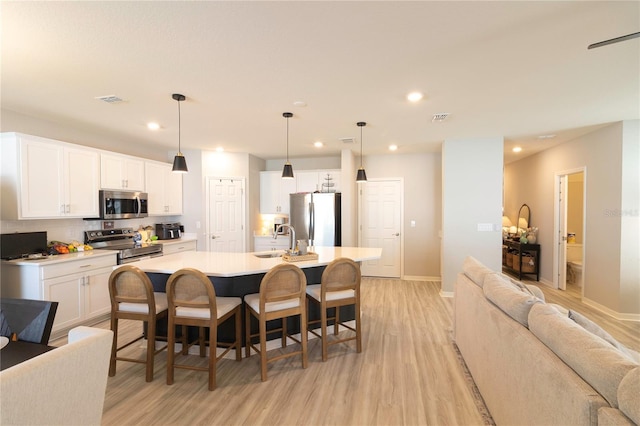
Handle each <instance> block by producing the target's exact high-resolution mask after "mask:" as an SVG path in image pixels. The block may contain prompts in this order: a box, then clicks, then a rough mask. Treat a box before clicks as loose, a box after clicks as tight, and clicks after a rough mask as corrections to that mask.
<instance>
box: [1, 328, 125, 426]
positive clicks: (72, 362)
mask: <svg viewBox="0 0 640 426" xmlns="http://www.w3.org/2000/svg"><path fill="white" fill-rule="evenodd" d="M112 341H113V333H112V332H111V330H103V329H98V328H90V327H78V328H75V329H73V330H71V331H70V332H69V343H67V344H66V345H64V346H61V347H59V348H56V349H54V350H52V351H49V352H46V353H44V354H42V355H40V356H37V357H35V358H32V359H30V360H27V361H25V362H22V363H20V364H18V365H15V366H13V367H11V368H8V369H6V370H3V371H2V372H0V392H1V393H2V398H0V424H3V425H5V424H6V425H10V424H65V425H72V424H77V425H99V424H100V421H101V419H102V410H103V406H104V397H105V391H106V387H107V373H108V370H109V358H110V355H111V343H112Z"/></svg>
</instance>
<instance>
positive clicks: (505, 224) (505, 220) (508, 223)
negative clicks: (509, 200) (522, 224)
mask: <svg viewBox="0 0 640 426" xmlns="http://www.w3.org/2000/svg"><path fill="white" fill-rule="evenodd" d="M511 225H513V224H512V223H511V220H510V219H509V218H508V217H507V216H502V226H503V227H505V228H508V227H510V226H511Z"/></svg>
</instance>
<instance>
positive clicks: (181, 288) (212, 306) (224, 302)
mask: <svg viewBox="0 0 640 426" xmlns="http://www.w3.org/2000/svg"><path fill="white" fill-rule="evenodd" d="M167 299H168V301H169V328H168V337H169V353H168V357H167V384H168V385H171V384H173V377H174V369H175V368H183V369H188V370H199V371H208V372H209V390H210V391H212V390H214V389H215V388H216V365H217V363H218V361H220V360H221V359H222V358H223V357H224V356H225V355H226V354H227V353H228V352H229V351H231V350H232V349H235V351H236V361H240V360H241V359H242V337H241V335H242V317H241V307H242V299H240V298H239V297H216V292H215V289H214V288H213V283H212V282H211V281H210V280H209V277H207V276H206V275H205V274H204V273H202V272H201V271H198V270H196V269H192V268H184V269H180V270H178V271H176V272H174V273H173V274H172V275H171V276H170V277H169V280H168V281H167ZM232 317H234V318H235V332H236V333H235V341H234V342H232V343H226V342H218V325H220V324H222V323H224V322H225V321H227V320H228V319H230V318H232ZM176 325H182V326H183V333H182V337H183V339H182V344H183V347H182V354H184V355H187V354H188V345H187V340H186V332H185V327H186V326H196V327H199V328H200V330H199V331H200V333H199V340H198V341H199V344H200V356H201V357H204V356H205V353H206V342H205V339H204V328H208V329H209V342H208V343H209V362H208V365H207V367H198V366H193V365H186V364H176V362H175V361H176V353H175V343H176V338H175V327H176ZM218 346H222V347H225V348H226V349H225V350H224V351H223V352H222V353H221V354H220V355H217V350H216V349H217V347H218Z"/></svg>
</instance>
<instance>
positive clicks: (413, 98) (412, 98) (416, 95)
mask: <svg viewBox="0 0 640 426" xmlns="http://www.w3.org/2000/svg"><path fill="white" fill-rule="evenodd" d="M423 97H424V95H423V94H422V93H420V92H411V93H409V94H408V95H407V100H408V101H409V102H418V101H421V100H422V98H423Z"/></svg>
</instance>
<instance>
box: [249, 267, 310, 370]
mask: <svg viewBox="0 0 640 426" xmlns="http://www.w3.org/2000/svg"><path fill="white" fill-rule="evenodd" d="M306 286H307V278H306V277H305V275H304V272H302V270H301V269H300V268H298V267H297V266H295V265H292V264H290V263H282V264H279V265H277V266H275V267H273V268H271V270H269V272H267V273H266V275H265V276H264V277H263V278H262V281H261V282H260V293H255V294H248V295H246V296H245V297H244V302H245V327H246V330H245V338H246V342H245V350H246V355H247V358H248V357H249V356H250V355H251V348H253V350H255V351H256V352H258V353H259V354H260V372H261V379H262V381H263V382H264V381H265V380H267V362H271V361H276V360H279V359H282V358H288V357H291V356H295V355H301V356H302V368H307V313H306V304H305V301H304V299H305V288H306ZM298 315H299V316H300V340H298V339H296V338H295V337H293V336H291V335H289V334H287V318H288V317H290V316H298ZM252 316H254V317H255V318H257V319H258V322H259V328H260V331H259V333H256V334H251V317H252ZM275 319H281V320H282V326H281V327H280V328H277V329H273V330H269V333H271V332H281V333H282V336H281V339H282V347H283V348H284V347H286V346H287V337H289V338H290V339H292V340H294V341H295V342H297V343H299V344H300V345H301V349H300V350H299V351H294V352H289V353H284V354H280V355H276V356H274V357H272V358H267V321H271V320H275ZM256 336H260V349H258V348H257V347H256V346H255V345H254V344H253V343H252V341H251V340H252V338H253V337H256Z"/></svg>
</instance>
